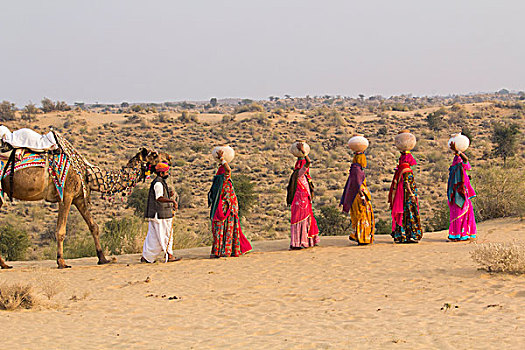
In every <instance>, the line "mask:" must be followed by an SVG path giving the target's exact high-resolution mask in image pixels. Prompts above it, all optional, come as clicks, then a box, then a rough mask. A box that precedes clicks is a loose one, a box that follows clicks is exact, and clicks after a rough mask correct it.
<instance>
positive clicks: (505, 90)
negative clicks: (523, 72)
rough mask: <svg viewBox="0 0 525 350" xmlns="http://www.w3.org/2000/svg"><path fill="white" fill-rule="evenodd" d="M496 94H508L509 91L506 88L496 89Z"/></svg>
mask: <svg viewBox="0 0 525 350" xmlns="http://www.w3.org/2000/svg"><path fill="white" fill-rule="evenodd" d="M498 94H499V95H508V94H510V91H509V90H507V89H501V90H500V91H498Z"/></svg>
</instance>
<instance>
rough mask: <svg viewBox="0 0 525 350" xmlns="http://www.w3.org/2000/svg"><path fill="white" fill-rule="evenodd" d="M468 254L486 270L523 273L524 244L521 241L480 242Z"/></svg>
mask: <svg viewBox="0 0 525 350" xmlns="http://www.w3.org/2000/svg"><path fill="white" fill-rule="evenodd" d="M470 256H471V258H472V260H474V261H475V262H476V263H477V264H478V265H480V266H481V268H482V269H484V270H487V271H488V272H502V273H512V274H525V245H524V244H523V243H521V244H519V243H488V244H480V245H477V246H476V248H475V249H474V250H473V251H471V252H470Z"/></svg>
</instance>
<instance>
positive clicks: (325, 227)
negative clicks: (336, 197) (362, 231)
mask: <svg viewBox="0 0 525 350" xmlns="http://www.w3.org/2000/svg"><path fill="white" fill-rule="evenodd" d="M316 219H317V225H318V227H319V232H320V233H321V234H322V235H323V236H344V235H348V234H349V233H350V229H351V226H352V223H351V221H350V218H349V217H348V216H347V215H345V214H343V213H342V212H341V211H340V210H339V209H338V208H337V207H336V206H334V205H326V206H323V207H321V214H320V215H318V216H317V217H316Z"/></svg>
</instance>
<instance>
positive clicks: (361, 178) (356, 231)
mask: <svg viewBox="0 0 525 350" xmlns="http://www.w3.org/2000/svg"><path fill="white" fill-rule="evenodd" d="M365 168H366V156H365V154H364V153H363V152H356V153H355V155H354V158H353V160H352V165H351V166H350V174H349V175H348V179H347V180H346V185H345V188H344V190H343V195H342V196H341V201H340V202H339V205H342V206H343V212H345V213H348V212H350V220H351V221H352V231H351V232H350V235H349V237H348V238H349V239H350V240H351V241H354V242H357V244H359V245H366V244H371V243H373V242H374V232H375V220H374V210H373V209H372V196H371V194H370V191H369V190H368V186H367V185H366V179H365Z"/></svg>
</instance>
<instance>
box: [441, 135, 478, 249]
mask: <svg viewBox="0 0 525 350" xmlns="http://www.w3.org/2000/svg"><path fill="white" fill-rule="evenodd" d="M450 149H451V150H452V151H453V152H454V153H455V156H454V160H453V162H452V165H451V166H450V168H449V176H448V188H447V197H448V206H449V208H450V227H449V229H448V239H449V240H451V241H452V242H459V241H466V240H471V239H475V238H476V230H477V229H476V219H475V218H474V208H473V207H472V201H471V198H473V197H475V196H476V193H475V192H474V189H473V188H472V186H471V185H470V178H469V176H468V175H467V170H470V169H471V167H470V163H469V161H468V158H467V156H466V155H465V154H463V153H462V152H461V151H458V150H457V149H456V145H455V143H454V142H451V143H450Z"/></svg>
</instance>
